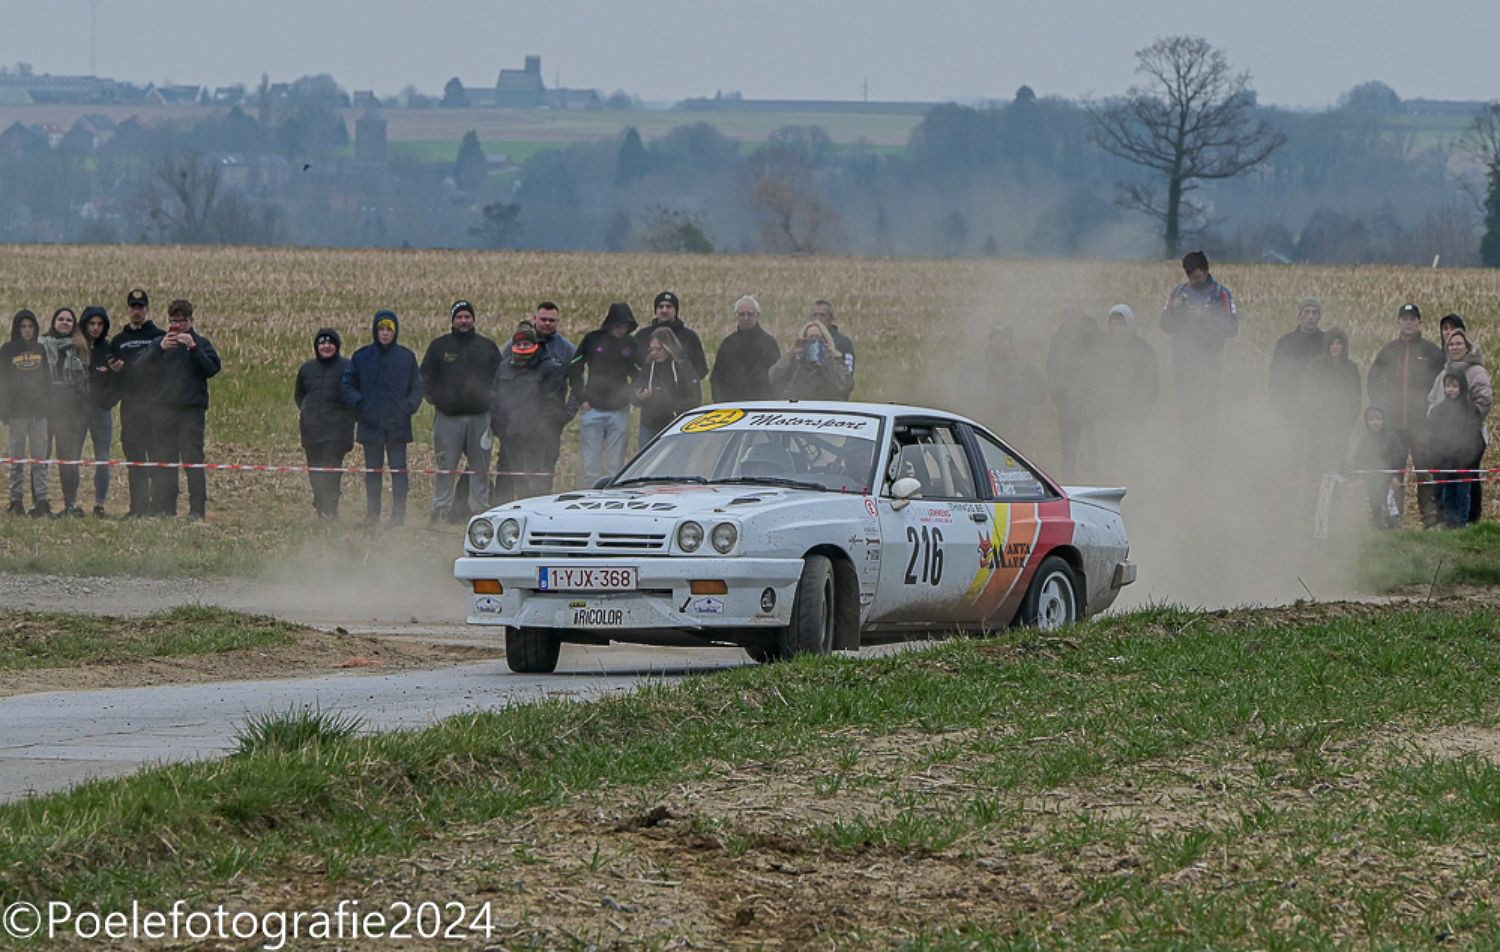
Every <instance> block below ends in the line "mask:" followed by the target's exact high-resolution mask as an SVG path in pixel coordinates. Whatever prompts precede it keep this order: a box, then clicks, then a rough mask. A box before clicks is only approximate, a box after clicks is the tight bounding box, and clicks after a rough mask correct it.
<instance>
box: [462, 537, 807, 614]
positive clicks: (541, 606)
mask: <svg viewBox="0 0 1500 952" xmlns="http://www.w3.org/2000/svg"><path fill="white" fill-rule="evenodd" d="M569 561H570V560H568V559H558V558H555V557H554V558H550V559H549V558H532V557H529V556H499V557H487V558H481V557H474V556H465V557H463V558H460V559H457V560H455V561H454V563H453V577H454V578H456V579H458V580H459V581H460V582H461V583H463V584H464V585H465V586H466V587H468V588H469V589H470V592H469V616H468V622H469V624H471V625H510V626H514V627H518V628H565V629H581V630H584V631H600V632H608V631H612V630H620V631H626V630H632V629H678V630H687V631H707V630H712V629H717V628H775V627H781V626H784V625H787V624H789V623H790V622H791V617H792V599H793V597H794V596H795V595H796V591H797V581H798V580H799V579H800V578H801V577H802V560H801V559H745V558H628V559H627V558H609V557H607V556H606V557H604V558H599V559H588V560H587V561H586V564H588V565H609V566H619V567H634V568H635V569H636V571H637V572H638V573H639V574H638V579H637V586H638V587H637V588H636V589H635V590H634V591H628V592H543V591H538V589H537V570H538V569H539V568H541V567H542V566H556V565H566V564H568V562H569ZM579 561H580V563H583V562H584V560H579ZM698 579H705V580H708V579H719V580H722V581H724V582H725V584H726V585H727V587H728V592H727V593H726V594H723V595H694V594H693V593H692V590H691V588H690V582H691V581H693V580H698ZM479 580H492V581H496V582H499V583H500V585H501V587H502V588H503V589H504V591H503V592H502V593H501V594H499V595H479V594H475V593H474V592H473V583H474V582H475V581H479Z"/></svg>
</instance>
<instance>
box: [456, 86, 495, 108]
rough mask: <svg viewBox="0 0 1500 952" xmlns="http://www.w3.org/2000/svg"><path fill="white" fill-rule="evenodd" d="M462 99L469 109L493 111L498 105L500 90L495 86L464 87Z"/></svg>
mask: <svg viewBox="0 0 1500 952" xmlns="http://www.w3.org/2000/svg"><path fill="white" fill-rule="evenodd" d="M464 98H465V99H467V100H468V101H469V107H470V108H471V109H494V108H496V107H498V106H499V105H500V90H499V88H498V87H495V86H465V87H464Z"/></svg>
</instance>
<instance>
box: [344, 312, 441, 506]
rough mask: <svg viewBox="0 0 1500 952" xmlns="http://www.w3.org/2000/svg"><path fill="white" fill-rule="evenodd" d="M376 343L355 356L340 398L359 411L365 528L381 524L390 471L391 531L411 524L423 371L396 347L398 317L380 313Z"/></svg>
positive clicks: (410, 355)
mask: <svg viewBox="0 0 1500 952" xmlns="http://www.w3.org/2000/svg"><path fill="white" fill-rule="evenodd" d="M371 331H372V333H373V335H374V337H375V340H374V341H373V342H372V343H369V344H366V345H365V346H363V347H361V348H360V349H359V350H356V351H355V352H354V356H353V357H351V358H350V359H349V366H347V367H345V368H344V376H343V379H342V380H341V381H340V382H339V395H340V396H342V397H343V398H344V403H345V404H347V405H348V406H351V407H353V408H354V412H355V415H356V418H357V423H356V427H355V431H354V439H355V441H356V442H358V443H359V445H360V446H362V447H364V451H365V468H366V469H370V470H373V472H368V473H366V474H365V524H366V525H370V526H373V525H376V524H377V523H379V522H380V476H381V473H382V472H384V467H389V468H390V469H391V471H392V472H391V525H393V526H399V525H401V524H403V523H404V522H405V521H406V495H407V491H408V489H409V488H410V483H409V480H408V477H407V472H406V447H407V444H408V443H410V442H411V418H412V416H413V415H415V414H416V412H417V411H418V410H420V409H421V408H422V371H421V368H420V367H418V366H417V355H416V354H414V353H412V352H411V351H410V350H408V349H407V348H405V347H402V346H401V345H400V344H398V343H396V340H397V338H398V337H399V336H400V334H401V323H400V320H399V319H398V318H397V317H396V312H395V311H376V312H375V317H374V320H373V321H371Z"/></svg>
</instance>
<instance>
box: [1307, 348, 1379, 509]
mask: <svg viewBox="0 0 1500 952" xmlns="http://www.w3.org/2000/svg"><path fill="white" fill-rule="evenodd" d="M1324 341H1325V353H1324V354H1323V355H1322V356H1321V357H1318V358H1316V359H1315V360H1313V361H1312V362H1311V363H1309V364H1308V365H1307V367H1305V368H1304V369H1303V371H1302V375H1301V378H1300V379H1299V381H1298V384H1297V388H1296V389H1297V392H1296V397H1297V402H1298V404H1299V405H1300V406H1301V407H1302V413H1303V417H1302V422H1303V455H1302V459H1303V462H1304V466H1305V469H1304V473H1305V475H1306V477H1307V478H1308V480H1309V481H1310V482H1311V483H1312V484H1313V488H1314V490H1316V488H1317V486H1318V484H1319V483H1320V482H1321V481H1322V478H1323V474H1324V473H1338V472H1342V471H1343V470H1344V468H1345V463H1346V461H1347V460H1348V458H1349V437H1350V435H1351V434H1352V433H1353V432H1354V425H1355V423H1357V422H1358V421H1359V408H1360V407H1361V406H1363V405H1364V401H1363V400H1362V399H1361V396H1360V380H1359V365H1357V364H1356V363H1355V362H1354V361H1352V360H1350V359H1349V338H1348V336H1347V335H1346V334H1345V333H1344V332H1343V331H1342V330H1340V329H1339V328H1337V327H1335V328H1333V329H1332V330H1330V331H1328V333H1327V334H1326V335H1325V337H1324Z"/></svg>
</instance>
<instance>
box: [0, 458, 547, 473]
mask: <svg viewBox="0 0 1500 952" xmlns="http://www.w3.org/2000/svg"><path fill="white" fill-rule="evenodd" d="M6 463H11V464H16V465H25V464H28V463H29V464H31V465H33V466H122V467H136V468H142V469H203V470H210V469H211V470H228V471H230V472H236V473H406V474H407V475H417V476H478V475H480V473H479V471H478V470H473V469H413V468H411V467H407V468H405V469H389V468H382V467H379V466H268V465H263V464H259V463H156V462H141V461H138V460H126V459H31V458H30V457H21V456H0V465H4V464H6ZM483 475H485V476H552V475H554V474H553V473H532V472H525V471H521V470H498V471H497V470H491V471H489V472H487V473H484V474H483Z"/></svg>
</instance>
